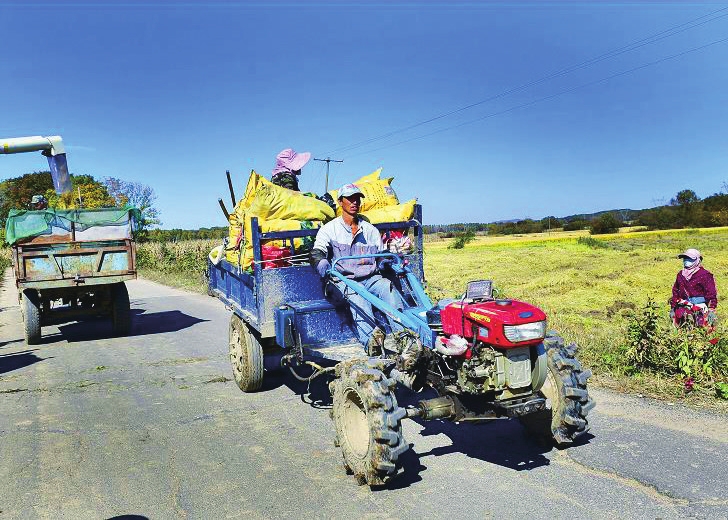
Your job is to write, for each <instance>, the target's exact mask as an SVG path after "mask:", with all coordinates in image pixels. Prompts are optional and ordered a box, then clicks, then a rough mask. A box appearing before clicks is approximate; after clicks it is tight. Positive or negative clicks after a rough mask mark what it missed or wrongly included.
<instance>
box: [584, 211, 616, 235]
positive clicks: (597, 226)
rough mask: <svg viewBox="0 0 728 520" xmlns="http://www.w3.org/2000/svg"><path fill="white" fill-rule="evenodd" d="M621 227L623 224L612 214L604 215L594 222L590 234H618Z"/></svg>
mask: <svg viewBox="0 0 728 520" xmlns="http://www.w3.org/2000/svg"><path fill="white" fill-rule="evenodd" d="M621 225H622V223H621V222H620V221H619V219H618V218H617V217H615V216H614V215H613V214H612V213H604V214H603V215H600V216H599V217H597V218H595V219H594V220H593V221H592V223H591V227H590V229H589V232H590V233H591V234H592V235H603V234H605V233H616V232H617V231H619V227H620V226H621Z"/></svg>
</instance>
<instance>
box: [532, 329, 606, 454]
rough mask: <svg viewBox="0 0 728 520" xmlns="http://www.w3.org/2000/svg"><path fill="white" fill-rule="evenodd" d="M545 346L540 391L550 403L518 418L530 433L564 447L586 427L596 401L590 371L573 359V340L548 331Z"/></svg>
mask: <svg viewBox="0 0 728 520" xmlns="http://www.w3.org/2000/svg"><path fill="white" fill-rule="evenodd" d="M544 347H545V350H546V355H547V368H548V370H547V376H546V382H545V383H544V385H543V387H542V388H541V394H542V395H543V396H544V397H545V398H546V399H547V402H549V403H550V407H549V408H547V409H546V410H544V411H542V412H538V413H534V414H531V415H526V416H524V417H521V418H520V420H521V423H522V424H523V425H524V426H525V427H526V430H528V431H529V433H531V434H533V435H535V436H537V437H540V438H544V439H551V440H552V441H553V442H554V443H555V444H556V446H558V447H564V446H568V445H569V444H571V443H573V442H574V439H576V438H577V437H579V436H580V435H582V434H584V433H586V432H587V431H588V430H589V422H588V420H587V418H586V416H587V414H588V413H589V411H590V410H591V409H592V408H594V406H595V404H596V403H595V402H594V400H593V399H591V398H590V397H589V392H588V390H587V386H586V382H587V379H589V377H591V371H590V370H588V369H583V368H582V366H581V364H580V363H579V361H578V360H577V359H576V351H577V346H576V344H575V343H572V344H570V345H565V344H564V340H563V339H562V338H561V337H560V336H558V335H556V334H548V335H547V336H546V339H544Z"/></svg>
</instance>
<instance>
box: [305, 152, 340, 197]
mask: <svg viewBox="0 0 728 520" xmlns="http://www.w3.org/2000/svg"><path fill="white" fill-rule="evenodd" d="M313 160H314V161H321V162H325V163H326V186H325V190H324V191H329V166H330V164H331V163H332V162H344V160H343V159H341V160H339V159H332V158H331V157H327V158H326V159H316V158H315V157H314V159H313Z"/></svg>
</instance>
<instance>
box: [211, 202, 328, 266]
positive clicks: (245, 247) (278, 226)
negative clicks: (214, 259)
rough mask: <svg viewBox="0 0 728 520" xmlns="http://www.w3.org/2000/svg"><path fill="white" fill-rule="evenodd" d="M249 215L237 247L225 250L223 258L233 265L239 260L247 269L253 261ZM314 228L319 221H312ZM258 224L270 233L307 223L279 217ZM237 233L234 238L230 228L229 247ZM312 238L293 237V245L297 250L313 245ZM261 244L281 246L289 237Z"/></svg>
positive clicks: (286, 243) (232, 245) (287, 242)
mask: <svg viewBox="0 0 728 520" xmlns="http://www.w3.org/2000/svg"><path fill="white" fill-rule="evenodd" d="M251 217H252V215H251V216H248V217H247V218H246V219H245V226H244V227H243V229H244V232H245V236H244V237H242V238H241V240H240V244H239V247H240V248H239V249H235V250H231V249H229V250H228V251H227V254H226V255H225V258H226V259H227V261H228V262H230V263H231V264H233V265H238V262H240V266H241V267H242V268H243V269H248V268H250V266H251V265H252V263H253V232H252V228H251V225H250V221H251ZM312 224H313V227H314V228H318V227H321V222H312ZM258 225H259V226H260V230H261V232H262V233H271V232H273V231H297V230H299V229H306V228H307V227H308V223H304V222H300V221H298V220H281V219H273V220H258ZM239 230H240V228H238V234H239V233H240V231H239ZM237 236H238V235H237V234H236V235H235V238H233V231H232V228H231V231H230V242H229V246H228V247H230V248H232V247H234V246H235V243H236V240H237ZM312 240H313V239H312V238H309V237H305V238H294V239H293V245H294V247H295V248H296V249H297V250H298V249H300V248H301V247H302V246H304V245H313V244H309V242H312ZM262 244H267V245H272V246H279V247H283V246H284V245H285V246H290V239H288V240H285V241H284V240H264V241H263V242H262ZM241 251H242V255H243V256H242V260H240V258H241V257H240V253H241Z"/></svg>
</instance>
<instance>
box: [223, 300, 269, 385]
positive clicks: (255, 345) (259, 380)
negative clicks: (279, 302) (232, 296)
mask: <svg viewBox="0 0 728 520" xmlns="http://www.w3.org/2000/svg"><path fill="white" fill-rule="evenodd" d="M229 340H230V341H229V346H230V364H231V365H232V368H233V378H234V379H235V382H236V383H237V385H238V387H239V388H240V389H241V390H242V391H243V392H254V391H256V390H259V389H260V387H261V386H262V385H263V347H262V346H261V344H260V341H258V338H256V337H255V335H254V334H253V333H252V331H251V330H250V327H249V326H248V325H247V324H246V323H245V322H244V321H243V320H242V319H240V317H239V316H238V315H237V314H235V313H233V315H232V316H231V317H230V335H229Z"/></svg>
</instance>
